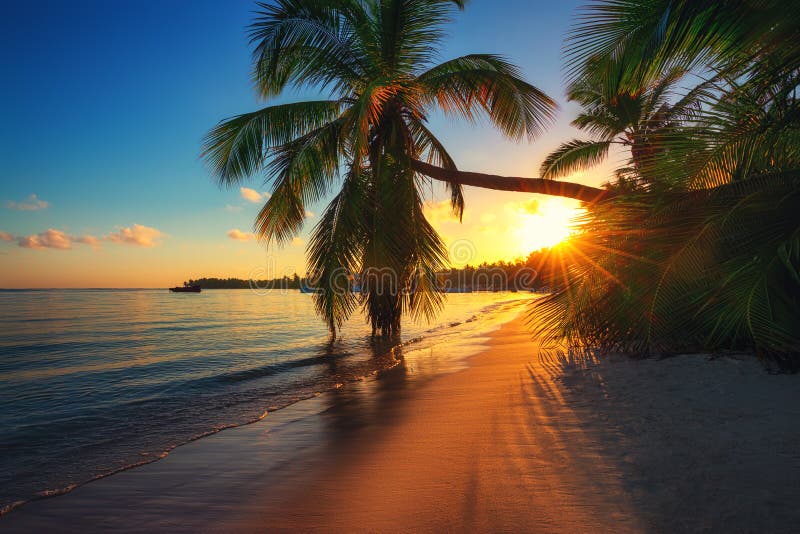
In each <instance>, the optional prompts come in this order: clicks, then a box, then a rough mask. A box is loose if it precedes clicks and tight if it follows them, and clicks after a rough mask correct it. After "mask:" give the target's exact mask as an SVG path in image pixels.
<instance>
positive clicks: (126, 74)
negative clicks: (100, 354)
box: [0, 0, 611, 288]
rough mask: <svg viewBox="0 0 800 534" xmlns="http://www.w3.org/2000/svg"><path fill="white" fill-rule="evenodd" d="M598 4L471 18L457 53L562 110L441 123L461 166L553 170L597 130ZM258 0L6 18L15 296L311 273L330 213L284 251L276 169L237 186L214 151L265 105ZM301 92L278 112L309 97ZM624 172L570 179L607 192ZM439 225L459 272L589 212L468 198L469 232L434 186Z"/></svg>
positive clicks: (4, 202) (1, 198)
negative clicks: (223, 123)
mask: <svg viewBox="0 0 800 534" xmlns="http://www.w3.org/2000/svg"><path fill="white" fill-rule="evenodd" d="M581 3H582V2H578V1H572V0H563V1H561V2H558V3H552V2H537V1H533V0H472V2H470V3H469V4H468V6H467V8H466V10H465V11H463V12H460V13H457V14H456V15H455V16H454V19H453V22H452V24H450V25H449V26H448V28H447V31H448V33H449V35H448V37H447V38H446V39H445V41H444V42H443V46H442V50H441V58H442V59H443V60H446V59H450V58H453V57H458V56H461V55H464V54H468V53H496V54H501V55H504V56H506V57H507V58H509V59H511V60H512V61H513V62H514V63H516V64H517V65H519V66H520V67H521V68H522V71H523V73H524V75H525V78H526V79H527V80H528V81H529V82H530V83H532V84H534V85H536V86H537V87H539V88H540V89H542V90H543V91H545V92H546V93H547V94H549V95H550V96H551V97H553V98H555V99H556V100H557V101H558V102H559V104H560V106H561V109H560V111H559V113H558V120H557V123H556V124H555V125H554V126H553V127H552V128H550V129H549V130H548V131H547V132H546V133H545V134H544V135H542V136H541V137H540V138H538V139H536V140H534V141H533V142H528V141H522V142H515V141H510V140H507V139H505V138H503V137H502V136H501V135H500V134H498V133H497V132H496V131H494V129H493V128H492V126H491V125H490V124H489V123H488V122H485V121H484V122H479V123H477V124H470V123H467V122H463V121H457V120H454V119H452V118H449V117H444V116H441V115H434V116H433V117H432V119H431V125H430V128H431V129H432V131H434V132H435V133H436V134H437V135H438V136H439V138H440V139H441V140H442V141H443V142H444V144H445V146H446V147H447V148H448V150H449V151H450V153H451V155H452V156H453V157H454V159H455V161H456V163H457V164H458V166H459V168H461V169H464V170H472V171H479V172H490V173H493V174H503V175H513V176H528V177H535V176H537V175H538V168H539V165H540V163H541V161H542V160H543V159H544V157H545V156H546V155H547V153H548V152H550V151H551V150H553V149H554V148H555V147H557V146H558V145H559V144H560V143H561V142H564V141H566V140H569V139H571V138H573V137H578V136H579V135H580V134H579V132H577V131H576V130H574V129H573V128H572V127H571V126H569V121H570V120H571V118H573V117H574V115H575V113H576V111H577V108H576V107H575V105H574V104H571V103H567V102H566V99H565V96H564V84H563V75H562V74H563V71H562V54H561V49H562V45H563V42H564V36H565V35H566V32H567V31H568V29H569V27H570V25H571V24H572V23H573V22H574V20H575V14H576V8H577V7H578V5H579V4H581ZM255 8H256V5H255V3H254V2H251V1H240V0H226V1H224V2H223V1H203V0H192V1H189V0H185V1H179V0H166V1H163V2H153V1H140V2H132V1H127V0H115V1H113V2H109V1H107V0H100V1H87V0H81V1H72V2H67V1H52V0H49V1H42V2H18V3H16V4H14V3H11V2H9V3H5V4H4V12H3V17H2V18H0V66H1V67H2V72H3V76H2V80H3V82H2V84H0V111H1V112H2V113H1V114H0V116H2V121H3V125H2V128H1V129H0V288H39V287H167V286H171V285H177V284H180V283H181V282H182V281H184V280H186V279H189V278H198V277H202V276H218V277H229V276H233V277H240V278H249V277H254V278H272V277H278V276H283V275H284V274H291V273H294V272H298V273H301V274H302V273H304V272H305V270H306V269H305V260H304V249H305V245H306V243H307V241H308V234H309V232H310V230H311V229H312V228H313V226H314V224H315V221H316V219H318V215H319V213H320V212H321V211H322V210H323V209H324V205H325V202H321V203H320V204H318V205H314V206H309V210H308V211H309V212H308V214H307V216H308V219H307V222H306V225H305V228H304V230H303V232H302V233H301V234H300V236H298V238H296V239H295V240H294V241H293V242H292V243H291V244H289V245H286V246H284V247H282V248H276V247H275V246H270V247H269V248H267V247H266V246H265V245H263V244H261V243H259V242H258V241H257V240H254V239H253V235H252V231H253V230H252V227H253V220H254V218H255V216H256V214H257V212H258V210H259V208H260V206H261V205H262V204H263V202H264V200H265V199H266V198H267V196H266V194H267V192H268V191H269V190H270V187H269V184H265V183H264V176H255V177H253V178H252V179H251V180H249V181H247V182H246V183H242V184H240V185H239V186H236V187H232V188H229V189H226V188H220V187H219V186H218V185H217V184H216V183H214V181H213V180H212V178H211V176H210V173H209V172H208V170H207V168H206V167H205V165H204V163H203V161H202V160H201V158H200V152H201V145H202V138H203V136H204V135H205V133H206V132H207V131H208V130H209V129H210V128H212V127H213V126H214V125H215V124H216V123H217V122H219V121H220V120H222V119H224V118H227V117H230V116H233V115H236V114H239V113H244V112H248V111H252V110H255V109H258V108H259V107H263V106H265V105H268V104H265V103H264V102H263V101H261V100H259V99H258V98H257V96H256V94H255V91H254V90H253V85H252V81H251V79H250V77H249V74H250V65H251V64H250V59H251V55H250V51H251V49H250V45H249V44H248V40H247V36H246V26H247V25H248V24H249V22H250V20H251V18H252V16H253V11H254V10H255ZM303 96H304V95H303V94H299V93H288V94H285V95H281V96H280V97H278V98H277V99H276V100H274V101H273V102H271V103H275V102H286V101H292V100H298V99H300V98H302V97H303ZM610 168H611V166H610V165H606V166H603V167H599V168H597V169H593V170H592V171H590V172H585V173H578V174H575V175H573V176H570V177H568V178H567V179H569V180H572V181H578V182H582V183H586V184H590V185H599V184H600V183H602V182H604V181H606V180H607V179H608V169H610ZM429 193H430V197H431V199H430V201H429V204H428V206H427V208H426V211H427V213H428V216H429V218H430V219H431V221H432V222H433V224H434V225H435V226H436V228H437V229H438V230H439V231H440V233H441V234H442V235H443V237H444V238H445V240H446V242H447V243H448V246H449V247H450V248H451V255H452V256H453V260H454V263H455V264H464V263H471V264H473V265H474V264H476V263H480V262H482V261H493V260H498V259H503V260H510V259H514V258H517V257H522V256H526V255H527V254H528V253H529V252H531V251H532V250H534V249H537V248H540V247H541V246H545V245H548V244H551V243H552V242H555V241H557V240H558V239H561V238H563V237H564V235H565V227H566V225H567V222H568V220H569V217H570V214H571V213H572V212H573V211H572V210H573V209H574V208H575V206H576V203H573V202H572V201H567V200H562V199H554V198H547V197H542V196H538V195H525V194H519V193H503V192H495V191H487V190H481V189H475V188H466V205H467V208H466V211H465V215H464V219H463V222H461V223H459V222H458V221H456V220H455V219H454V218H453V217H452V216H451V215H450V214H449V213H448V210H447V209H446V198H447V197H446V195H445V194H444V193H443V191H442V190H441V188H440V187H438V186H434V187H432V188H431V190H430V191H429Z"/></svg>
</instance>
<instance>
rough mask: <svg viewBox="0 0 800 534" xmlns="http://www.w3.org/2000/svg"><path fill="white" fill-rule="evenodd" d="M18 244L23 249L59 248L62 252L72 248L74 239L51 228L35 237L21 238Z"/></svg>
mask: <svg viewBox="0 0 800 534" xmlns="http://www.w3.org/2000/svg"><path fill="white" fill-rule="evenodd" d="M17 244H19V246H21V247H22V248H34V249H43V248H57V249H60V250H67V249H70V248H72V238H71V237H70V236H68V235H67V234H65V233H64V232H62V231H61V230H56V229H54V228H49V229H47V230H45V231H44V232H41V233H38V234H35V235H29V236H27V237H20V238H19V240H18V241H17Z"/></svg>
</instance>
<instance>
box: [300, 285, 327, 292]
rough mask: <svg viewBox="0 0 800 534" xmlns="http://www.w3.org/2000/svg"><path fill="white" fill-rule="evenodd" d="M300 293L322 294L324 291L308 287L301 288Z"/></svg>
mask: <svg viewBox="0 0 800 534" xmlns="http://www.w3.org/2000/svg"><path fill="white" fill-rule="evenodd" d="M300 293H306V294H308V293H322V289H320V288H318V287H309V286H307V285H301V286H300Z"/></svg>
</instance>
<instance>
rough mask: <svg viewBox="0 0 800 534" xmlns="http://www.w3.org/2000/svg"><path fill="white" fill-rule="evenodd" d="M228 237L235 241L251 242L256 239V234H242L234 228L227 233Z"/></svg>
mask: <svg viewBox="0 0 800 534" xmlns="http://www.w3.org/2000/svg"><path fill="white" fill-rule="evenodd" d="M228 237H230V238H231V239H234V240H236V241H253V240H255V239H256V234H254V233H251V232H242V231H241V230H239V229H238V228H234V229H233V230H230V231H229V232H228Z"/></svg>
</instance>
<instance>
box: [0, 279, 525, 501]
mask: <svg viewBox="0 0 800 534" xmlns="http://www.w3.org/2000/svg"><path fill="white" fill-rule="evenodd" d="M530 297H531V295H530V294H523V293H518V294H512V293H472V294H454V295H449V296H448V301H447V304H446V307H445V310H444V311H443V312H442V313H441V314H440V315H439V317H438V319H437V320H436V321H435V322H434V323H433V324H415V323H413V322H407V323H406V324H405V325H404V330H403V336H402V338H401V339H400V340H394V341H385V340H383V341H373V340H370V338H369V336H368V333H369V331H368V329H367V327H366V326H365V324H364V322H363V319H361V318H360V317H358V318H357V319H353V320H352V321H351V322H350V323H349V324H347V325H346V327H345V328H344V331H343V336H342V337H341V339H339V340H338V341H336V342H335V343H333V344H331V343H330V342H329V338H328V334H327V331H326V330H325V327H324V325H323V324H322V323H321V321H320V320H319V319H318V318H317V317H316V316H315V315H314V309H313V301H312V298H311V296H310V295H304V294H300V293H299V292H297V291H270V292H260V293H257V292H253V291H249V290H216V291H211V290H209V291H204V292H203V293H201V294H170V293H168V292H167V291H165V290H42V291H0V406H2V409H0V451H2V455H0V510H6V511H7V510H9V509H10V508H11V507H12V506H14V504H15V503H17V504H18V503H20V502H24V501H26V500H30V499H32V498H36V497H37V496H45V495H48V494H52V493H58V492H62V491H64V490H67V489H69V488H70V487H72V486H73V485H75V484H80V483H82V482H86V481H88V480H91V479H93V478H96V477H99V476H104V475H107V474H109V473H113V472H115V471H118V470H120V469H124V468H126V467H130V466H132V465H136V464H139V463H144V462H149V461H152V460H154V459H157V458H159V457H160V456H163V455H164V454H165V453H166V452H167V451H169V450H170V449H172V448H174V447H175V446H177V445H180V444H182V443H185V442H187V441H190V440H192V439H196V438H198V437H201V436H203V435H206V434H209V433H213V432H217V431H219V430H221V429H223V428H226V427H229V426H235V425H241V424H244V423H247V422H251V421H254V420H257V419H259V418H261V417H263V415H264V414H265V412H266V411H271V410H275V409H278V408H281V407H284V406H287V405H289V404H291V403H293V402H296V401H298V400H302V399H305V398H308V397H310V396H313V395H316V394H319V393H321V392H324V391H328V390H331V389H333V388H336V387H339V386H340V385H341V384H343V383H346V382H349V381H352V380H357V379H360V378H363V377H364V376H368V375H371V374H374V373H375V372H378V371H380V370H381V369H386V368H388V367H391V366H393V365H394V364H396V362H397V358H398V357H400V354H402V353H404V354H405V358H406V364H407V365H409V366H411V367H425V366H432V365H434V363H433V362H434V360H435V365H436V366H438V368H439V369H440V370H441V369H442V368H444V367H448V366H449V367H457V366H458V365H459V361H461V360H463V357H464V355H465V354H466V353H467V352H468V351H469V350H470V349H474V346H475V340H476V339H478V336H479V335H480V333H481V332H485V331H487V330H488V329H491V328H492V325H493V324H497V323H498V322H499V321H501V320H502V318H503V311H507V312H511V311H513V310H514V309H518V307H519V305H520V304H521V302H520V301H521V300H523V299H529V298H530ZM398 347H399V348H398ZM433 347H437V350H436V351H435V357H434V350H433Z"/></svg>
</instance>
